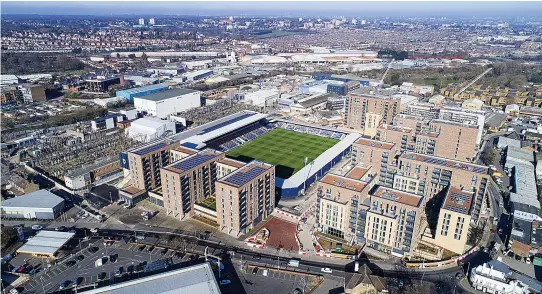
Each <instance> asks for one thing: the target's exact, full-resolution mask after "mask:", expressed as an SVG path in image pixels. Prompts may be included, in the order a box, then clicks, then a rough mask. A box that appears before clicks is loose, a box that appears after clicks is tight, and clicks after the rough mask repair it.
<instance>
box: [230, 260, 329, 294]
mask: <svg viewBox="0 0 542 294" xmlns="http://www.w3.org/2000/svg"><path fill="white" fill-rule="evenodd" d="M236 270H237V274H238V275H239V278H240V280H241V283H242V286H243V288H244V289H245V291H246V292H247V293H262V294H266V293H268V294H275V293H292V291H293V290H295V289H296V288H299V289H300V290H305V291H308V290H309V288H311V286H314V285H316V283H318V282H319V280H320V279H322V277H320V276H317V275H312V274H306V273H300V272H297V273H295V272H291V271H284V270H277V269H271V268H264V267H254V266H250V265H249V266H248V268H247V270H246V272H243V271H241V270H240V267H239V266H236Z"/></svg>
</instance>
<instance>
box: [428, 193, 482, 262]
mask: <svg viewBox="0 0 542 294" xmlns="http://www.w3.org/2000/svg"><path fill="white" fill-rule="evenodd" d="M447 190H448V191H447V193H446V196H445V198H444V201H443V202H442V207H441V209H440V213H439V217H438V223H437V226H436V228H435V229H436V230H435V234H434V241H432V243H433V244H434V245H437V246H440V247H441V248H443V249H446V250H449V251H452V252H454V253H456V254H463V253H464V252H465V251H466V249H467V248H466V245H467V238H468V233H469V227H470V221H471V211H472V207H473V204H474V199H475V197H476V196H475V193H474V192H472V191H466V190H461V189H459V188H457V187H448V189H447Z"/></svg>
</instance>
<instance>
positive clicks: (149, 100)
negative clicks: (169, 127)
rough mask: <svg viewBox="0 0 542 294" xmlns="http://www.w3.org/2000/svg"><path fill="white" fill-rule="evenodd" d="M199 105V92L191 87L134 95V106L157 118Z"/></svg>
mask: <svg viewBox="0 0 542 294" xmlns="http://www.w3.org/2000/svg"><path fill="white" fill-rule="evenodd" d="M200 106H201V92H200V91H195V90H191V89H182V88H178V89H169V90H164V91H161V92H157V93H154V94H150V95H146V96H141V97H134V107H135V108H136V109H137V110H138V111H140V112H146V113H148V114H151V115H153V116H156V117H158V118H167V117H168V116H169V115H171V114H175V113H177V112H181V111H185V110H189V109H192V108H196V107H200Z"/></svg>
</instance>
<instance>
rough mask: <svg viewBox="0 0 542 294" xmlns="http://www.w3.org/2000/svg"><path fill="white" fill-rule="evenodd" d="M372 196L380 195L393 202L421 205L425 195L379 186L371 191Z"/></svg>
mask: <svg viewBox="0 0 542 294" xmlns="http://www.w3.org/2000/svg"><path fill="white" fill-rule="evenodd" d="M371 197H378V198H382V199H386V200H390V201H393V202H397V203H401V204H405V205H409V206H413V207H419V206H420V204H421V203H422V199H423V196H420V195H416V194H412V193H408V192H404V191H400V190H395V189H391V188H386V187H382V186H378V187H377V188H376V190H374V191H373V192H372V193H371Z"/></svg>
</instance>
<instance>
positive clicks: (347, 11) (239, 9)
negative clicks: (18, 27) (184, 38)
mask: <svg viewBox="0 0 542 294" xmlns="http://www.w3.org/2000/svg"><path fill="white" fill-rule="evenodd" d="M1 8H2V14H42V15H48V14H51V15H154V16H159V15H175V14H179V15H230V14H232V15H235V14H238V15H277V16H280V15H306V16H310V15H312V16H318V15H320V16H338V15H344V16H360V17H363V16H365V17H370V16H424V17H426V16H467V17H470V16H502V17H511V16H536V15H537V12H538V14H540V11H542V2H511V1H510V2H337V1H335V2H331V1H328V2H296V1H289V2H265V1H253V2H235V1H226V2H155V1H144V2H132V1H130V2H116V1H108V2H85V1H81V2H75V1H73V2H54V1H43V2H24V1H17V2H5V1H2V2H1Z"/></svg>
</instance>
